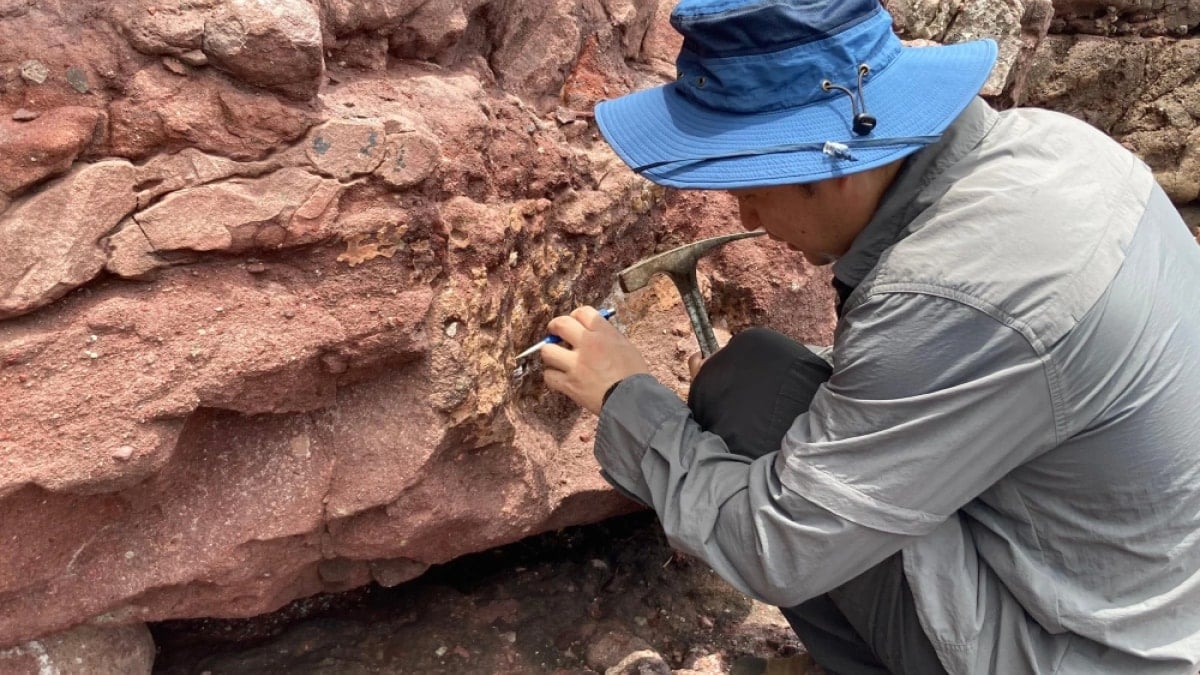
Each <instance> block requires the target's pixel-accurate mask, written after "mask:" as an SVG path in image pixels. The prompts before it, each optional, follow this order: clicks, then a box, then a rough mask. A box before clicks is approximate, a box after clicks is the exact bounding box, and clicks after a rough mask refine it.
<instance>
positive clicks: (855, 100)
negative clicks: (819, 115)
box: [821, 63, 879, 136]
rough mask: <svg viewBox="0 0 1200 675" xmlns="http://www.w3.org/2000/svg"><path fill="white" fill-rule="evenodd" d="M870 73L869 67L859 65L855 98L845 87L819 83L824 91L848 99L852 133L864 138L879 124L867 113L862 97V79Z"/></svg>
mask: <svg viewBox="0 0 1200 675" xmlns="http://www.w3.org/2000/svg"><path fill="white" fill-rule="evenodd" d="M870 73H871V66H868V65H867V64H865V63H862V64H859V66H858V95H857V96H855V95H854V92H852V91H850V90H849V89H847V88H846V87H843V86H841V85H837V84H834V83H832V82H830V81H829V80H825V81H823V82H821V89H824V90H825V91H833V90H837V91H840V92H842V93H843V94H845V95H847V96H849V97H850V109H851V112H852V114H853V115H854V125H853V129H854V133H855V134H857V135H859V136H866V135H868V134H870V133H871V132H872V131H874V130H875V127H876V125H877V124H878V123H879V122H878V120H876V119H875V116H874V115H872V114H870V113H868V112H867V99H866V97H865V96H864V95H863V79H864V78H866V76H867V75H869V74H870ZM860 104H861V105H862V111H861V112H860V111H859V105H860Z"/></svg>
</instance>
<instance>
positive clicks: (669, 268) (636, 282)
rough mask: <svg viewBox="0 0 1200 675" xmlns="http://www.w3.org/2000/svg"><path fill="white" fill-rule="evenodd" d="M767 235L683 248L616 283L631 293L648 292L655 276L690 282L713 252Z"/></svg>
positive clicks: (637, 266)
mask: <svg viewBox="0 0 1200 675" xmlns="http://www.w3.org/2000/svg"><path fill="white" fill-rule="evenodd" d="M764 234H766V232H763V231H762V230H755V231H753V232H738V233H736V234H723V235H721V236H719V237H710V238H708V239H701V240H700V241H696V242H692V243H690V244H684V245H683V246H680V247H679V248H673V249H671V250H670V251H666V252H663V253H659V254H658V255H654V256H651V257H649V258H646V259H645V260H642V261H640V262H636V263H634V264H632V265H630V266H629V267H626V268H625V269H623V270H621V271H620V272H618V273H617V280H618V281H619V282H620V284H621V290H622V291H624V292H626V293H632V292H634V291H637V290H641V289H643V288H645V287H646V284H648V283H650V278H651V277H653V276H654V275H655V274H667V275H670V276H671V278H672V279H680V278H688V277H689V276H690V275H692V274H693V273H694V272H695V271H696V263H697V262H699V261H700V258H703V257H704V256H705V255H707V254H708V252H709V251H712V250H713V249H714V248H716V247H718V246H720V245H722V244H727V243H729V242H731V241H736V240H738V239H746V238H748V237H761V236H762V235H764Z"/></svg>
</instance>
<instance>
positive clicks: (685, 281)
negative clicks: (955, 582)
mask: <svg viewBox="0 0 1200 675" xmlns="http://www.w3.org/2000/svg"><path fill="white" fill-rule="evenodd" d="M764 234H766V232H763V231H761V230H755V231H753V232H739V233H737V234H724V235H721V236H719V237H710V238H708V239H701V240H700V241H697V242H693V243H691V244H684V245H683V246H680V247H679V248H673V249H671V250H670V251H667V252H665V253H659V254H658V255H655V256H651V257H649V258H646V259H645V260H642V261H641V262H637V263H634V264H632V265H630V266H629V267H626V268H625V269H623V270H621V271H620V272H618V273H617V280H618V281H619V282H620V284H621V290H622V291H624V292H626V293H632V292H634V291H637V290H641V289H643V288H645V287H646V284H648V283H650V278H651V277H653V276H654V275H656V274H665V275H667V276H668V277H670V278H671V281H673V282H675V288H677V289H679V295H680V296H681V297H682V298H683V308H684V309H685V310H687V315H688V319H691V322H692V331H693V332H695V333H696V341H697V342H699V343H700V354H701V355H703V356H704V357H705V358H708V357H709V356H712V354H713V353H714V352H716V351H717V350H718V349H720V348H721V346H720V345H718V344H717V336H716V335H714V334H713V329H712V324H711V323H709V320H708V312H707V311H705V309H704V296H702V295H701V294H700V284H699V283H697V281H696V263H698V262H700V258H703V257H704V256H705V255H707V254H708V253H709V252H710V251H712V250H713V249H714V248H716V247H718V246H721V245H723V244H727V243H729V242H731V241H736V240H738V239H746V238H747V237H760V236H762V235H764Z"/></svg>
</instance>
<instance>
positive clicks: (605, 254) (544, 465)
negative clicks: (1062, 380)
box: [0, 0, 1196, 658]
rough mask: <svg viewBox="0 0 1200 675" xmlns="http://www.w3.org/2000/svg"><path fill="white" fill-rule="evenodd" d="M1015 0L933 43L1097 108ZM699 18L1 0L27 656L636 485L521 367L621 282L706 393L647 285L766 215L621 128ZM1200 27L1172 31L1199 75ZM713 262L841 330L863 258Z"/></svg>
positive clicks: (6, 274)
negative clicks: (649, 172) (680, 175)
mask: <svg viewBox="0 0 1200 675" xmlns="http://www.w3.org/2000/svg"><path fill="white" fill-rule="evenodd" d="M899 4H901V3H898V2H896V3H892V5H894V6H898V5H899ZM980 4H981V5H986V6H981V7H974V5H972V7H973V9H972V10H971V11H970V12H964V13H959V14H955V15H954V16H953V17H949V18H947V17H942V16H941V14H939V12H940V11H941V10H939V9H938V8H937V7H936V6H934V5H936V3H919V2H910V3H908V5H911V7H909V8H908V9H907V10H906V13H903V12H900V11H899V8H898V7H893V9H896V10H897V16H898V20H899V19H902V22H901V23H903V24H905V25H906V26H908V27H909V29H910V30H909V31H908V35H909V36H910V37H922V38H926V39H956V37H962V36H967V35H969V34H991V35H995V36H997V37H999V38H1002V39H1003V40H1006V42H1005V44H1006V49H1007V50H1008V51H1007V52H1005V53H1006V54H1008V55H1009V57H1011V58H1008V59H1007V60H1006V61H1005V62H1004V63H1005V65H1004V68H1007V70H1004V69H1002V70H998V71H997V72H998V74H997V76H996V78H994V80H995V82H994V85H995V88H996V89H995V92H994V93H996V94H997V96H1008V97H1013V96H1018V95H1021V96H1026V94H1023V93H1021V92H1026V91H1028V92H1029V93H1028V94H1027V97H1028V100H1035V101H1042V102H1048V103H1052V104H1054V105H1057V106H1059V107H1063V108H1070V107H1071V105H1074V102H1076V101H1081V100H1086V97H1087V96H1088V95H1089V93H1088V92H1089V91H1092V90H1091V89H1089V87H1090V86H1091V84H1090V82H1089V81H1084V80H1082V79H1080V77H1081V76H1080V75H1079V73H1080V72H1081V71H1078V70H1072V71H1070V72H1069V73H1066V74H1060V75H1055V74H1054V72H1057V71H1054V72H1051V73H1050V74H1049V75H1046V74H1044V71H1045V69H1046V68H1051V69H1053V67H1054V66H1053V65H1052V64H1051V65H1047V61H1046V59H1045V58H1043V59H1042V61H1038V59H1039V58H1042V57H1041V56H1039V55H1040V54H1042V53H1043V52H1042V50H1045V49H1058V50H1065V51H1064V52H1063V53H1068V52H1069V53H1071V54H1072V58H1074V54H1075V52H1074V51H1072V50H1075V49H1086V47H1078V46H1066V47H1064V46H1061V45H1060V44H1059V43H1060V41H1063V40H1070V41H1071V42H1070V45H1075V42H1074V40H1075V38H1066V37H1057V36H1053V37H1051V38H1046V33H1045V31H1046V26H1047V25H1048V24H1049V17H1048V15H1047V14H1046V12H1045V11H1043V10H1046V7H1045V6H1044V5H1045V3H1041V4H1038V3H1035V2H1029V3H1026V4H1025V5H1022V7H1020V8H1016V9H1014V7H1015V6H1014V5H1013V3H1011V2H1004V3H999V2H997V3H980ZM1017 4H1021V3H1017ZM669 9H670V7H669V6H668V3H659V2H655V1H653V0H641V1H633V0H603V2H601V1H600V0H585V1H583V2H578V1H575V0H572V1H570V2H567V1H565V0H563V1H556V2H548V3H522V2H510V1H508V0H434V1H431V2H416V1H413V2H384V1H382V0H323V1H322V2H320V3H316V2H308V1H306V0H287V1H286V2H274V3H260V2H249V1H248V0H246V1H243V0H190V1H189V2H173V1H172V2H161V1H154V2H151V1H150V0H122V1H121V2H100V1H99V0H90V1H84V2H79V1H76V0H72V1H71V2H66V1H65V0H64V1H57V2H55V1H45V2H37V3H34V2H28V1H26V0H15V1H14V0H0V251H2V252H3V253H2V254H0V402H3V405H0V542H3V544H2V545H0V650H2V648H3V647H5V646H8V645H17V644H21V643H22V641H26V640H30V639H32V638H35V637H38V636H41V635H45V634H48V633H51V632H54V631H59V630H63V629H66V628H69V627H71V626H74V625H77V624H80V623H84V622H107V623H116V624H122V623H136V622H141V621H146V620H155V619H164V618H179V617H195V616H249V615H254V614H258V613H261V612H265V611H268V610H271V609H274V608H276V607H279V606H280V605H282V604H283V603H286V602H288V601H289V600H292V599H295V598H297V597H301V596H304V595H308V594H312V593H315V592H318V591H322V590H342V589H346V588H351V587H354V586H356V585H361V584H363V583H367V582H368V581H370V580H372V579H374V580H376V581H378V582H380V583H384V584H387V585H394V584H396V583H400V582H402V581H404V580H406V579H408V578H411V577H413V576H416V575H419V574H421V573H422V571H423V570H424V569H425V568H426V567H427V566H428V565H430V564H434V563H439V562H442V561H445V560H448V559H450V558H453V557H456V556H459V555H462V554H464V553H468V552H473V551H478V550H482V549H485V548H488V547H492V546H495V545H498V544H501V543H506V542H511V541H514V540H517V539H519V538H522V537H524V536H527V535H530V534H534V533H537V532H541V531H545V530H549V529H554V528H559V527H563V526H566V525H570V524H578V523H586V522H592V521H596V520H599V519H602V518H605V517H608V516H611V515H613V514H616V513H620V512H624V511H627V510H629V509H630V508H631V505H630V504H629V503H628V502H626V501H625V500H623V499H622V498H620V497H618V496H617V495H615V494H614V493H613V492H612V491H611V490H610V489H609V488H608V487H607V485H606V484H605V483H604V482H603V481H602V480H601V479H600V478H599V476H598V475H597V471H596V466H595V463H594V460H593V458H592V456H591V439H592V432H593V428H594V424H595V420H594V419H593V418H591V417H590V416H588V415H587V414H584V413H581V412H580V411H579V410H577V409H576V408H575V407H574V406H573V405H572V404H570V402H569V401H566V400H565V399H563V398H561V397H559V396H556V395H551V394H549V393H547V392H546V390H545V388H544V387H543V386H542V384H541V380H540V376H539V375H538V374H537V373H536V372H535V373H531V374H529V375H527V376H525V377H524V378H518V379H514V378H513V376H512V373H513V369H514V367H515V366H516V364H515V363H514V362H513V358H512V357H513V355H514V354H515V353H517V352H518V351H520V350H521V349H523V348H524V347H526V346H528V345H529V344H531V343H532V342H534V341H536V340H538V339H540V337H541V336H542V335H543V333H544V330H545V324H546V322H547V321H548V320H549V319H550V318H551V317H553V316H555V315H556V314H559V313H563V312H566V311H569V310H570V309H572V308H573V307H575V306H576V305H579V304H583V303H589V304H594V305H609V306H615V307H617V308H618V310H619V313H618V316H617V319H616V321H617V323H618V325H620V326H621V327H622V328H623V329H624V330H625V331H626V332H627V333H628V334H629V335H630V336H631V337H632V339H633V340H634V341H635V342H636V343H637V344H638V345H639V346H641V347H642V348H643V349H644V350H645V352H646V353H647V355H648V358H649V360H650V361H651V363H653V364H654V368H655V372H656V374H657V375H658V376H659V377H660V378H661V379H663V380H664V381H665V382H667V383H669V384H671V385H672V386H675V387H677V388H678V389H679V390H680V392H681V393H683V390H684V388H685V387H686V382H685V380H686V366H685V364H684V359H685V358H686V356H687V354H688V353H690V352H691V351H694V350H695V343H694V338H693V337H692V336H691V335H690V331H689V329H688V328H687V321H686V317H685V315H684V313H683V311H682V309H681V307H680V305H679V302H678V299H677V297H676V295H675V291H674V288H673V287H672V286H671V285H670V284H669V282H666V281H665V280H664V281H663V282H662V283H660V284H655V285H653V286H652V287H651V288H649V289H647V290H645V291H642V292H639V293H638V294H634V295H630V296H628V297H623V296H621V295H620V294H619V293H617V292H616V290H615V285H614V281H615V274H616V272H617V271H618V270H620V269H622V268H623V267H625V266H627V265H629V264H631V263H633V262H635V261H637V260H639V259H641V258H643V257H646V256H648V255H651V254H653V253H654V252H657V251H661V250H664V249H666V248H669V247H673V246H676V245H678V244H682V243H685V242H687V241H691V240H694V239H696V238H700V237H703V236H709V235H715V234H718V233H722V232H729V231H733V230H735V229H737V228H738V225H737V223H736V214H735V212H734V210H733V208H732V204H731V203H730V201H729V199H728V198H727V197H726V196H724V195H721V194H715V193H714V194H682V193H678V192H671V191H663V190H661V189H659V188H657V187H654V186H652V185H650V184H648V183H646V182H645V181H643V180H641V179H640V178H638V177H636V176H634V175H633V174H632V173H631V172H630V171H629V170H628V169H627V168H626V167H624V165H622V164H621V163H620V162H619V161H618V160H617V159H616V157H615V156H614V155H613V154H612V153H611V152H610V151H609V149H608V148H607V146H606V145H605V144H604V143H603V141H602V140H601V139H600V138H599V136H598V133H597V131H596V128H595V126H594V123H592V121H591V117H590V110H591V107H592V105H593V104H594V103H595V102H596V101H597V100H599V99H601V98H604V97H609V96H615V95H619V94H621V93H623V92H625V91H629V90H631V89H635V88H640V87H643V86H647V85H650V84H654V83H658V82H661V81H663V80H664V79H665V78H670V77H672V76H673V73H674V69H673V65H672V63H671V61H672V60H673V58H674V52H675V50H676V49H677V48H678V40H677V36H675V35H674V33H672V32H671V31H670V30H669V28H668V27H667V25H666V23H665V19H666V13H667V12H668V11H669ZM1018 10H1020V11H1018ZM943 18H945V19H946V20H945V21H943ZM905 22H907V23H905ZM939 22H941V23H939ZM972 22H974V23H972ZM917 26H924V27H925V28H920V29H919V30H918V29H917V28H916V27H917ZM939 26H940V27H939ZM901 27H902V28H903V27H904V26H901ZM931 27H932V28H931ZM922 31H924V32H922ZM1083 42H1084V41H1080V44H1083ZM1191 44H1192V43H1190V42H1187V41H1179V42H1173V43H1170V45H1169V46H1167V45H1162V46H1158V45H1157V43H1156V46H1155V47H1154V48H1153V49H1154V50H1156V51H1154V52H1153V53H1154V54H1160V55H1163V54H1166V55H1169V58H1168V56H1163V57H1162V58H1163V60H1162V63H1164V64H1181V65H1179V66H1178V68H1177V67H1176V66H1170V67H1169V70H1170V72H1176V70H1178V72H1183V70H1182V67H1183V64H1186V63H1189V61H1188V59H1189V58H1190V56H1189V55H1190V54H1191V50H1190V46H1191ZM1142 48H1143V49H1148V48H1149V47H1145V46H1144V45H1143V47H1142ZM1128 49H1136V47H1132V46H1131V47H1129V48H1128ZM1057 53H1058V52H1055V54H1057ZM1046 58H1048V57H1046ZM1068 62H1070V61H1068ZM1078 62H1079V63H1083V64H1086V63H1089V61H1088V60H1086V59H1084V58H1083V57H1080V60H1079V61H1078ZM1143 62H1144V60H1143ZM1155 63H1157V61H1155ZM1030 64H1032V65H1030ZM1039 64H1040V65H1039ZM1157 67H1158V66H1154V68H1157ZM1163 67H1164V68H1165V67H1167V66H1163ZM1130 68H1131V69H1130V70H1128V73H1129V77H1130V79H1131V81H1132V82H1135V83H1137V84H1138V85H1139V86H1142V87H1149V86H1150V85H1149V84H1148V83H1150V82H1151V81H1152V80H1151V79H1150V75H1149V74H1148V73H1146V72H1144V71H1138V70H1136V69H1132V66H1130ZM1151 69H1153V68H1151ZM1123 72H1124V71H1123ZM1027 83H1028V84H1027ZM1177 84H1178V85H1179V86H1178V87H1175V89H1174V90H1175V91H1177V92H1178V91H1186V90H1187V87H1189V86H1192V85H1190V84H1187V83H1186V82H1185V80H1179V82H1177ZM1164 86H1165V85H1164ZM1147 91H1148V90H1147ZM1166 91H1167V90H1165V89H1164V90H1163V92H1166ZM1014 92H1017V93H1014ZM1090 95H1095V94H1094V93H1093V94H1090ZM1159 98H1160V99H1161V100H1162V101H1164V103H1163V105H1164V106H1166V107H1165V108H1164V111H1165V112H1164V113H1163V114H1164V116H1163V117H1159V118H1152V117H1151V115H1150V108H1145V109H1144V112H1145V116H1144V117H1143V118H1139V119H1142V121H1141V122H1138V123H1137V125H1136V126H1135V127H1131V128H1130V129H1128V130H1127V132H1128V133H1127V135H1126V138H1128V139H1130V142H1131V143H1133V144H1134V145H1137V146H1138V147H1144V148H1149V149H1150V150H1151V151H1149V152H1148V153H1147V154H1148V155H1149V157H1150V161H1151V162H1152V163H1155V162H1157V164H1156V168H1160V169H1161V171H1162V175H1164V176H1168V177H1169V176H1171V175H1178V176H1179V179H1178V181H1177V186H1176V188H1175V189H1174V192H1173V194H1174V195H1176V196H1179V197H1181V198H1183V201H1188V200H1190V199H1194V198H1195V195H1194V194H1193V193H1192V192H1191V191H1190V190H1191V188H1190V187H1189V185H1190V184H1188V183H1187V180H1186V179H1185V174H1187V175H1192V176H1194V175H1196V172H1191V173H1190V174H1189V173H1188V172H1189V171H1190V168H1189V167H1190V164H1187V162H1190V161H1191V159H1190V158H1191V155H1190V154H1188V152H1183V153H1180V152H1176V150H1178V149H1180V148H1184V147H1186V148H1190V147H1191V144H1192V138H1191V137H1192V135H1194V134H1192V132H1191V131H1190V130H1191V129H1193V128H1194V127H1195V125H1194V123H1192V122H1190V120H1192V118H1193V117H1194V116H1195V115H1196V111H1195V110H1194V109H1193V107H1190V104H1188V103H1187V99H1185V98H1181V99H1179V100H1177V101H1174V100H1173V99H1169V97H1167V96H1166V94H1165V93H1162V94H1161V95H1160V96H1159ZM1172 101H1174V102H1172ZM1168 104H1170V105H1168ZM1176 104H1177V105H1176ZM1147 105H1148V104H1147ZM1098 109H1100V110H1110V108H1106V107H1104V106H1099V107H1098ZM1156 120H1157V121H1156ZM1131 124H1132V123H1131ZM1155 124H1157V125H1158V126H1155ZM1114 131H1123V130H1118V129H1115V128H1114ZM1137 134H1143V135H1142V136H1138V135H1137ZM1156 139H1157V140H1156ZM1156 144H1157V145H1156ZM1189 152H1190V150H1189ZM1176 162H1178V164H1176ZM1172 172H1175V174H1172ZM1189 195H1191V196H1190V197H1189ZM701 277H702V283H703V285H704V287H705V289H706V292H707V293H708V295H709V299H710V305H709V309H710V313H711V314H712V315H713V317H714V320H715V322H716V324H717V325H718V326H719V327H721V328H723V329H725V330H726V331H736V330H738V329H740V328H742V327H745V326H747V325H751V324H766V325H771V326H774V327H776V328H778V329H780V330H782V331H784V332H787V333H789V334H791V335H793V336H795V337H797V338H798V339H802V340H804V341H807V342H816V343H820V342H828V340H829V339H830V337H831V332H832V324H833V316H832V298H831V291H830V290H829V288H828V273H827V272H826V271H823V270H816V269H813V268H810V267H807V266H805V265H804V263H803V262H802V261H800V260H799V259H798V258H797V257H795V256H794V255H791V254H789V253H788V252H787V251H786V250H784V249H782V248H779V247H776V246H774V245H772V244H770V243H769V242H761V241H752V242H739V243H737V244H733V245H730V246H729V247H726V248H725V249H722V250H721V251H719V252H717V253H715V254H713V255H712V256H711V257H710V258H709V259H706V260H705V261H704V263H703V264H702V267H701ZM25 644H26V645H28V644H29V643H25ZM22 649H24V647H22ZM30 649H32V647H30ZM13 653H14V654H15V653H16V652H13ZM30 653H33V652H29V651H28V650H26V651H22V652H21V655H23V656H21V658H25V657H26V656H27V655H28V654H30Z"/></svg>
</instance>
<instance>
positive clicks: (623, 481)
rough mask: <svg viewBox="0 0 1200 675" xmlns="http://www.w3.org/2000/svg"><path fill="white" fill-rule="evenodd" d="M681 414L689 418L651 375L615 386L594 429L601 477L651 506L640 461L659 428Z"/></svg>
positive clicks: (671, 393) (668, 390)
mask: <svg viewBox="0 0 1200 675" xmlns="http://www.w3.org/2000/svg"><path fill="white" fill-rule="evenodd" d="M681 415H682V416H685V417H686V416H688V415H690V412H689V411H688V409H687V406H686V405H685V404H684V402H683V401H681V400H680V399H679V396H678V395H677V394H676V393H675V392H673V391H671V390H670V389H667V388H666V387H664V386H663V385H662V384H660V383H659V381H658V380H656V379H654V376H652V375H650V374H647V373H641V374H638V375H631V376H629V377H627V378H625V379H624V380H621V381H620V382H619V383H617V385H616V386H615V387H614V388H613V390H612V393H611V395H610V396H609V398H608V401H607V402H606V403H605V404H604V405H603V407H601V409H600V423H599V425H598V426H597V428H596V443H595V449H594V451H595V455H596V461H597V462H599V463H600V467H601V468H602V469H603V471H602V474H603V475H604V477H605V478H606V479H607V480H608V481H609V482H610V483H613V484H614V485H616V486H618V487H619V488H620V489H621V492H622V493H625V494H626V496H632V497H634V498H636V499H637V500H638V501H640V502H642V503H643V504H647V505H649V504H652V503H653V502H652V500H651V497H650V489H649V486H648V485H647V484H646V479H645V476H644V475H643V472H642V458H643V456H645V454H646V450H647V449H649V447H650V441H651V440H652V439H653V438H654V436H655V434H657V433H658V430H659V428H660V427H662V426H663V424H665V423H666V422H667V420H669V419H673V418H678V417H679V416H681Z"/></svg>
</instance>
